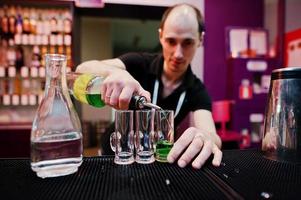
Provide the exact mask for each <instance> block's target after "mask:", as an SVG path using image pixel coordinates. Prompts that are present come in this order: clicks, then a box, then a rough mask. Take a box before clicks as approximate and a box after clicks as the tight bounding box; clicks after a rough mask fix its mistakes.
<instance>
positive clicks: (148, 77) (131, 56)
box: [119, 53, 211, 127]
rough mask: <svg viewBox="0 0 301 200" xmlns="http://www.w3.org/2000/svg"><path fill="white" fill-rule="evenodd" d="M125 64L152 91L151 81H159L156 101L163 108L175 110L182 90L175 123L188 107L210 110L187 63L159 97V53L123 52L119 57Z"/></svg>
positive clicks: (206, 99) (161, 87)
mask: <svg viewBox="0 0 301 200" xmlns="http://www.w3.org/2000/svg"><path fill="white" fill-rule="evenodd" d="M119 59H120V60H121V61H122V62H123V63H124V64H125V66H126V70H127V71H128V72H129V73H130V74H131V75H132V76H133V77H134V78H135V79H136V80H137V81H138V82H139V83H140V84H141V86H142V87H143V88H144V89H145V90H147V91H149V92H150V93H151V95H152V96H153V94H154V85H155V81H156V80H158V81H159V90H158V98H157V105H158V106H160V107H162V108H163V109H169V110H174V111H176V108H177V105H178V102H179V98H180V96H181V94H182V93H183V92H184V91H186V95H185V99H184V101H183V104H182V106H181V109H180V111H179V113H178V114H177V115H176V117H175V121H174V123H175V127H177V126H178V125H179V123H180V122H181V121H182V120H183V119H184V118H185V117H186V115H187V114H188V113H189V112H191V111H196V110H198V109H205V110H209V111H211V99H210V97H209V95H208V92H207V90H206V88H205V86H204V84H203V83H202V82H201V80H200V79H198V78H197V77H196V75H195V74H193V72H192V70H191V66H189V67H188V69H187V72H186V74H185V77H184V80H183V81H182V83H181V85H180V86H179V87H178V88H176V89H175V90H174V91H173V92H172V93H171V94H170V95H169V96H167V97H165V98H163V97H162V91H163V84H162V81H161V78H160V77H161V74H162V71H163V56H162V54H150V53H127V54H124V55H122V56H120V57H119Z"/></svg>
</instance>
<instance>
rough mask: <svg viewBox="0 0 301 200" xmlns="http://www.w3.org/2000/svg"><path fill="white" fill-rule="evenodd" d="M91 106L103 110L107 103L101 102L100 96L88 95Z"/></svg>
mask: <svg viewBox="0 0 301 200" xmlns="http://www.w3.org/2000/svg"><path fill="white" fill-rule="evenodd" d="M86 98H87V101H88V103H89V105H91V106H94V107H97V108H101V107H104V106H105V103H104V102H103V101H102V100H101V95H100V94H86Z"/></svg>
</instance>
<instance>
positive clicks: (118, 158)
mask: <svg viewBox="0 0 301 200" xmlns="http://www.w3.org/2000/svg"><path fill="white" fill-rule="evenodd" d="M110 145H111V148H112V150H113V151H114V152H115V158H114V162H115V163H116V164H121V165H126V164H131V163H133V162H134V161H135V159H134V130H133V111H130V110H118V111H116V112H115V132H113V133H112V134H111V136H110Z"/></svg>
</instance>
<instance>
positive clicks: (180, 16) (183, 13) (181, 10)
mask: <svg viewBox="0 0 301 200" xmlns="http://www.w3.org/2000/svg"><path fill="white" fill-rule="evenodd" d="M167 19H168V20H172V21H174V22H176V21H178V20H189V22H191V23H196V26H197V27H198V32H199V34H200V36H201V35H202V34H203V32H204V31H205V27H204V21H203V16H202V14H201V12H200V11H199V10H198V9H197V8H196V7H194V6H192V5H190V4H185V3H184V4H177V5H174V6H172V7H170V8H168V9H167V10H166V11H165V12H164V14H163V16H162V20H161V23H160V29H161V30H163V29H164V25H165V22H166V20H167Z"/></svg>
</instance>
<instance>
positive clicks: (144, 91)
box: [138, 87, 151, 102]
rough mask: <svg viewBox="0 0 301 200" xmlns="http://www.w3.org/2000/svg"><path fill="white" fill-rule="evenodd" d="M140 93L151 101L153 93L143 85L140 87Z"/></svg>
mask: <svg viewBox="0 0 301 200" xmlns="http://www.w3.org/2000/svg"><path fill="white" fill-rule="evenodd" d="M138 95H140V96H144V97H145V98H146V100H147V102H151V95H150V93H149V92H148V91H146V90H144V89H143V88H142V87H140V88H139V91H138Z"/></svg>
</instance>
